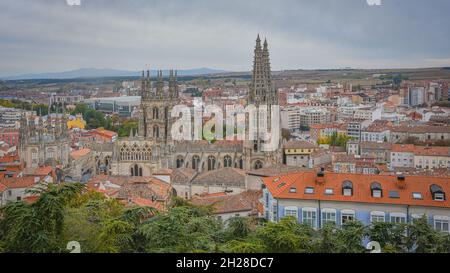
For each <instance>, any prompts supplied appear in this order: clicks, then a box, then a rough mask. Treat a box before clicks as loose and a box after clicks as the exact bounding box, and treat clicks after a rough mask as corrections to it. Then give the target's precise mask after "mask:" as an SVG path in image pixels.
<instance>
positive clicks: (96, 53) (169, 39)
mask: <svg viewBox="0 0 450 273" xmlns="http://www.w3.org/2000/svg"><path fill="white" fill-rule="evenodd" d="M449 10H450V1H448V0H433V1H423V0H383V5H382V6H379V7H369V6H368V5H367V4H366V1H365V0H315V1H299V0H281V1H268V0H267V1H263V0H246V1H238V0H227V1H225V0H222V1H219V0H216V1H214V0H190V1H186V0H165V1H162V0H161V1H155V0H153V1H145V0H130V1H119V0H82V5H81V6H80V7H70V6H67V5H66V4H65V0H33V1H31V0H2V1H1V2H0V37H1V38H0V60H1V61H0V75H7V74H17V73H29V72H46V71H60V70H66V69H74V68H80V67H99V68H102V67H107V68H116V69H133V70H137V69H141V68H142V67H144V66H147V65H150V66H152V67H154V68H156V67H158V68H170V67H175V68H192V67H204V66H207V67H213V68H221V69H228V70H248V69H250V66H251V57H252V49H253V46H254V39H255V36H256V33H257V32H260V33H261V34H262V35H264V36H267V37H268V39H269V45H270V48H271V57H272V65H273V68H274V69H297V68H327V67H330V68H334V67H344V66H352V67H367V68H369V67H407V66H416V67H417V66H435V65H450V64H448V60H449V59H450V46H449V45H450V35H449V34H450V31H449V30H448V27H447V24H448V22H447V20H448V19H447V18H448V11H449Z"/></svg>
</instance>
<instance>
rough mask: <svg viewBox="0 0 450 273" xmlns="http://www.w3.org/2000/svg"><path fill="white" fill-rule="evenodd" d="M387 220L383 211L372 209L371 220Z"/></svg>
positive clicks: (375, 221) (374, 221)
mask: <svg viewBox="0 0 450 273" xmlns="http://www.w3.org/2000/svg"><path fill="white" fill-rule="evenodd" d="M385 221H386V215H385V213H384V212H382V211H372V212H371V213H370V222H372V223H377V222H385Z"/></svg>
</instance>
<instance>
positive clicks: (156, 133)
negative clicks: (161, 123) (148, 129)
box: [153, 125, 159, 138]
mask: <svg viewBox="0 0 450 273" xmlns="http://www.w3.org/2000/svg"><path fill="white" fill-rule="evenodd" d="M153 137H154V138H159V127H158V125H155V126H153Z"/></svg>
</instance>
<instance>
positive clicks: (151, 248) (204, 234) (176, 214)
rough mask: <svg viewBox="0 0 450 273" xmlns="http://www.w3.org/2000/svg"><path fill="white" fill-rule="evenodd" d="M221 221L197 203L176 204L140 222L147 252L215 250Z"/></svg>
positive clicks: (220, 229) (140, 232)
mask: <svg viewBox="0 0 450 273" xmlns="http://www.w3.org/2000/svg"><path fill="white" fill-rule="evenodd" d="M221 231H222V223H221V222H220V221H219V220H218V219H217V218H216V217H214V216H212V215H210V214H205V211H204V210H201V209H200V210H198V209H196V208H195V207H186V206H182V207H174V208H172V209H171V210H170V211H168V212H166V213H163V214H160V215H158V216H156V217H153V218H151V219H150V220H149V221H147V222H146V223H144V224H143V225H141V226H140V228H139V230H138V233H139V234H140V235H141V238H143V239H144V242H143V244H144V245H145V251H147V252H216V251H217V249H218V244H219V243H220V242H221V238H220V237H221V236H217V235H219V233H220V232H221Z"/></svg>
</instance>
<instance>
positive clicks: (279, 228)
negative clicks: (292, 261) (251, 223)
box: [256, 217, 314, 253]
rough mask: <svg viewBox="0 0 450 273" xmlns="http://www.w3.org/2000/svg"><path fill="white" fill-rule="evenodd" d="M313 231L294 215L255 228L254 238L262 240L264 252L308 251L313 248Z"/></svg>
mask: <svg viewBox="0 0 450 273" xmlns="http://www.w3.org/2000/svg"><path fill="white" fill-rule="evenodd" d="M313 233H314V231H313V229H312V228H311V227H310V226H307V225H300V224H299V223H298V222H297V219H296V218H294V217H285V218H282V219H281V220H280V222H278V223H274V222H269V223H267V225H266V226H264V227H262V228H259V229H257V230H256V238H257V239H259V240H260V241H261V242H263V245H264V251H265V252H275V253H308V252H311V250H312V249H313V247H312V240H311V237H312V235H313Z"/></svg>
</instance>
